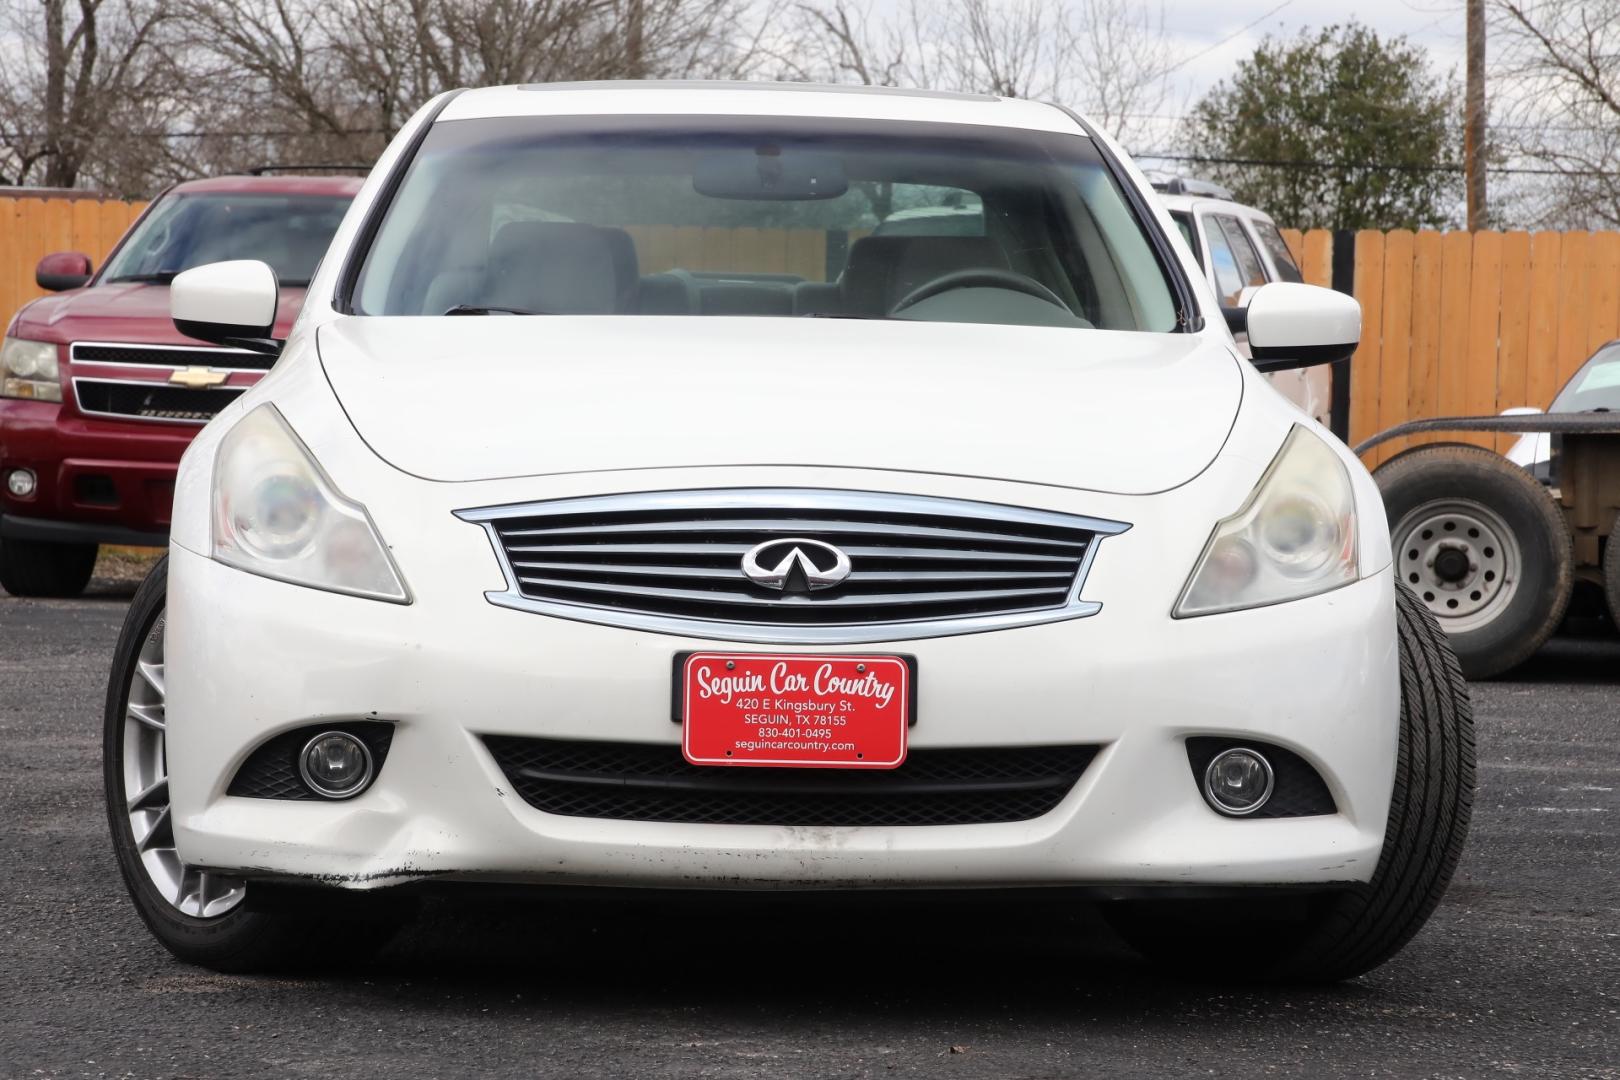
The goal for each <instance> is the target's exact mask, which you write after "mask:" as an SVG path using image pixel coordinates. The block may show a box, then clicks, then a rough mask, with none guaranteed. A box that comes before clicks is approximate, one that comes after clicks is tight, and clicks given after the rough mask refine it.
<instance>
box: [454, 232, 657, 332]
mask: <svg viewBox="0 0 1620 1080" xmlns="http://www.w3.org/2000/svg"><path fill="white" fill-rule="evenodd" d="M487 274H488V277H487V281H486V288H485V291H486V293H487V295H488V296H489V297H490V299H489V306H490V307H511V308H520V309H523V310H526V311H541V312H549V313H553V314H558V315H609V314H614V313H617V312H625V311H630V310H632V309H633V308H634V306H635V301H636V284H637V281H638V275H637V270H636V248H635V244H634V242H633V241H631V239H630V234H629V233H627V232H625V231H624V230H623V229H606V228H600V227H598V226H595V225H579V224H575V223H573V222H563V221H514V222H512V223H511V224H509V225H505V226H502V228H501V231H500V232H498V233H496V234H495V242H494V243H493V244H491V245H490V248H489V268H488V271H487Z"/></svg>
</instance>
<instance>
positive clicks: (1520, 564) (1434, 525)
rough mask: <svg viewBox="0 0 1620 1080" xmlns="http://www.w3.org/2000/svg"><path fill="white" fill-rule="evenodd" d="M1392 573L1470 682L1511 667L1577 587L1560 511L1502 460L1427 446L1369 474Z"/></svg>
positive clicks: (1545, 632) (1551, 626)
mask: <svg viewBox="0 0 1620 1080" xmlns="http://www.w3.org/2000/svg"><path fill="white" fill-rule="evenodd" d="M1373 479H1374V480H1376V481H1377V483H1378V488H1379V490H1380V491H1381V492H1382V493H1383V496H1384V508H1385V510H1386V511H1387V512H1388V515H1389V521H1390V542H1391V545H1392V548H1393V554H1394V559H1395V570H1396V578H1397V580H1399V581H1400V582H1402V583H1403V584H1405V585H1407V586H1408V587H1409V588H1411V589H1412V591H1413V592H1414V593H1416V594H1417V596H1418V598H1419V599H1420V600H1422V601H1423V603H1424V606H1425V607H1427V608H1428V609H1429V611H1430V612H1431V613H1432V614H1433V615H1434V616H1435V618H1436V619H1437V620H1438V621H1439V623H1440V625H1441V626H1442V627H1443V628H1444V629H1445V631H1446V635H1447V637H1448V638H1449V639H1450V642H1451V646H1452V648H1453V649H1454V650H1455V651H1456V653H1457V658H1458V660H1459V661H1460V662H1461V664H1462V670H1463V674H1465V675H1467V676H1468V677H1469V678H1470V679H1487V678H1490V677H1492V676H1495V675H1500V674H1502V673H1503V672H1505V671H1507V670H1509V669H1510V668H1513V667H1516V666H1517V665H1518V664H1520V663H1522V662H1523V661H1524V660H1526V659H1527V658H1529V656H1530V655H1531V654H1532V653H1534V652H1535V651H1536V650H1537V649H1539V648H1541V646H1542V645H1543V644H1544V643H1545V642H1546V640H1547V639H1548V638H1549V637H1551V636H1552V633H1553V631H1554V630H1556V629H1557V628H1558V624H1559V623H1560V622H1562V621H1563V618H1564V612H1565V610H1566V609H1567V608H1568V607H1569V598H1570V594H1571V592H1572V591H1573V589H1574V566H1575V554H1574V548H1573V543H1572V540H1571V538H1570V532H1569V526H1568V524H1567V523H1566V522H1565V520H1564V515H1563V511H1562V510H1560V509H1559V507H1558V505H1557V503H1555V502H1554V501H1553V498H1552V496H1551V495H1550V494H1549V493H1548V491H1547V489H1546V488H1545V487H1543V486H1542V485H1541V484H1540V483H1538V482H1537V481H1536V480H1535V478H1534V477H1532V476H1531V475H1530V474H1529V473H1527V472H1526V471H1524V470H1523V469H1521V468H1520V467H1519V466H1517V465H1515V464H1513V463H1512V462H1510V461H1508V460H1507V459H1506V458H1504V457H1502V456H1501V455H1499V454H1496V453H1494V452H1492V451H1490V450H1486V449H1483V448H1481V447H1477V446H1460V445H1453V444H1447V445H1441V446H1424V447H1419V448H1418V449H1416V450H1413V451H1410V452H1408V453H1405V454H1402V455H1401V456H1400V457H1398V458H1395V459H1393V460H1391V461H1388V462H1386V463H1385V464H1383V465H1381V466H1379V468H1378V469H1377V471H1375V472H1374V473H1373Z"/></svg>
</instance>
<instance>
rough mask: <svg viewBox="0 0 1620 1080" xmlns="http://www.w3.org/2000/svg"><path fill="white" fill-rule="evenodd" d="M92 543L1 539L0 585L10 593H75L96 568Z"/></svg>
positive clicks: (63, 595) (71, 594) (64, 595)
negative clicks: (50, 542)
mask: <svg viewBox="0 0 1620 1080" xmlns="http://www.w3.org/2000/svg"><path fill="white" fill-rule="evenodd" d="M97 550H98V549H97V548H96V545H94V544H48V543H44V542H41V541H38V540H0V588H3V589H5V590H6V592H8V593H10V594H11V595H12V596H39V597H67V596H78V595H79V594H80V593H82V592H84V587H85V586H86V585H88V584H90V575H91V573H93V572H94V571H95V568H96V552H97Z"/></svg>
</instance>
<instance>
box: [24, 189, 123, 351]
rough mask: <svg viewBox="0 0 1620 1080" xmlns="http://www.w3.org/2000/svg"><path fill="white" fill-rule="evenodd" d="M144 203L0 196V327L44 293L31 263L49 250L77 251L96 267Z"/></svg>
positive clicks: (92, 198)
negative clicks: (36, 279)
mask: <svg viewBox="0 0 1620 1080" xmlns="http://www.w3.org/2000/svg"><path fill="white" fill-rule="evenodd" d="M145 207H146V204H145V203H133V202H120V201H118V200H116V199H97V198H94V197H84V198H55V197H53V198H46V199H38V198H32V197H18V198H11V197H5V196H0V325H4V324H5V323H8V322H10V321H11V316H12V315H13V314H15V313H16V311H17V309H18V308H19V307H21V306H22V305H23V304H25V303H27V302H28V301H30V300H32V299H33V298H34V297H36V296H42V295H44V292H43V290H41V289H40V288H39V287H38V286H36V285H35V284H34V264H35V263H37V262H39V260H40V256H42V255H49V254H50V253H51V252H53V251H82V252H84V253H85V254H86V255H88V256H90V259H91V261H92V262H93V263H94V264H95V265H96V266H100V265H101V261H102V260H103V259H105V258H106V257H107V253H108V252H109V251H111V250H112V247H113V245H114V244H116V243H117V242H118V238H119V237H120V236H122V235H123V234H124V230H125V229H126V228H128V227H129V223H130V222H132V221H134V220H135V216H136V215H137V214H139V213H140V212H141V211H142V210H143V209H145Z"/></svg>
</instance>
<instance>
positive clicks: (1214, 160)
mask: <svg viewBox="0 0 1620 1080" xmlns="http://www.w3.org/2000/svg"><path fill="white" fill-rule="evenodd" d="M1131 156H1132V157H1133V158H1136V159H1138V160H1151V161H1178V162H1184V163H1187V164H1192V165H1239V166H1246V167H1255V168H1267V169H1338V170H1341V171H1349V170H1353V169H1376V170H1378V171H1380V172H1404V173H1461V172H1462V171H1463V167H1462V166H1461V165H1411V164H1407V163H1405V162H1397V161H1354V162H1350V161H1298V160H1295V161H1289V160H1278V159H1274V158H1235V157H1212V156H1207V155H1204V154H1171V153H1159V152H1156V151H1151V150H1145V151H1142V152H1141V153H1134V152H1133V153H1132V154H1131ZM1485 171H1486V172H1491V173H1497V174H1500V175H1503V176H1598V177H1605V178H1614V177H1620V172H1611V171H1609V170H1606V169H1533V168H1527V167H1523V166H1513V165H1497V166H1487V167H1486V170H1485Z"/></svg>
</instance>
